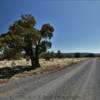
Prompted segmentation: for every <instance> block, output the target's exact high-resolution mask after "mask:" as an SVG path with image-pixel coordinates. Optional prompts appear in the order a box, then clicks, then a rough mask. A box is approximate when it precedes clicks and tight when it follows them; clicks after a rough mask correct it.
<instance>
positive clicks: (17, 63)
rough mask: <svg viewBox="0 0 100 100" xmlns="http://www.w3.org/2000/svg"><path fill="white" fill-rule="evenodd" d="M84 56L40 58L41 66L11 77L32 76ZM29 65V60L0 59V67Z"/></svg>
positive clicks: (59, 67) (76, 60)
mask: <svg viewBox="0 0 100 100" xmlns="http://www.w3.org/2000/svg"><path fill="white" fill-rule="evenodd" d="M84 59H85V58H77V59H76V58H70V59H69V58H65V59H53V60H52V59H51V60H50V61H45V60H44V59H40V64H41V67H40V68H37V69H36V70H31V71H29V72H27V71H26V72H23V74H22V73H20V74H17V75H15V76H13V77H12V78H11V79H17V78H21V77H26V76H32V75H34V74H42V73H46V72H49V71H55V70H58V69H61V68H64V67H65V66H66V67H67V66H68V65H71V64H73V63H77V62H79V61H80V60H84ZM27 65H31V62H30V61H26V60H25V59H22V60H13V61H7V60H4V61H0V68H4V67H14V66H27Z"/></svg>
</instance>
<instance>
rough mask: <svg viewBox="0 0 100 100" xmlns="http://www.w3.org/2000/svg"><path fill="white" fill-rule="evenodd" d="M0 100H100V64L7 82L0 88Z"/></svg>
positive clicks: (85, 63)
mask: <svg viewBox="0 0 100 100" xmlns="http://www.w3.org/2000/svg"><path fill="white" fill-rule="evenodd" d="M0 100H100V61H99V60H98V59H90V60H87V61H81V62H80V63H78V64H75V65H72V66H70V67H68V68H66V69H63V70H61V71H58V72H55V73H49V74H44V75H41V76H40V75H38V76H32V77H26V78H22V79H19V80H13V81H10V82H9V83H7V84H3V85H1V86H0Z"/></svg>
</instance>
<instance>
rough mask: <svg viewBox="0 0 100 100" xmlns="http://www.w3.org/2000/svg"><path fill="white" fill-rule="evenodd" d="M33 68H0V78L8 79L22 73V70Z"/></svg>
mask: <svg viewBox="0 0 100 100" xmlns="http://www.w3.org/2000/svg"><path fill="white" fill-rule="evenodd" d="M32 69H33V68H32V67H31V66H15V67H12V68H11V67H5V68H0V79H10V78H11V77H12V76H14V75H16V74H18V73H22V72H24V71H30V70H32Z"/></svg>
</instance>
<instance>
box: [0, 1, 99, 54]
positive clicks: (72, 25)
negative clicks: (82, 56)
mask: <svg viewBox="0 0 100 100" xmlns="http://www.w3.org/2000/svg"><path fill="white" fill-rule="evenodd" d="M0 13H1V14H0V33H3V32H6V31H7V30H8V27H9V25H11V24H12V23H13V21H15V20H17V19H19V18H20V15H21V14H27V13H31V14H32V15H33V16H34V17H35V18H36V20H37V27H38V28H40V27H41V25H42V24H43V23H46V22H49V23H51V24H52V25H53V26H54V27H55V32H54V37H53V39H52V42H53V46H52V50H55V51H57V50H62V51H63V52H100V2H99V1H98V0H97V1H95V0H94V1H93V0H91V1H89V0H85V1H82V0H80V1H79V0H78V1H74V0H71V1H70V0H0Z"/></svg>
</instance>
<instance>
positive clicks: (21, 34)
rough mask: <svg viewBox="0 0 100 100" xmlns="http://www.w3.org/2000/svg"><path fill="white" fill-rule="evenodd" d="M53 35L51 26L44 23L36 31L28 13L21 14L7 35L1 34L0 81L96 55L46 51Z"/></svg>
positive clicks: (58, 66) (62, 65) (34, 21)
mask: <svg viewBox="0 0 100 100" xmlns="http://www.w3.org/2000/svg"><path fill="white" fill-rule="evenodd" d="M53 35H54V27H53V26H52V25H51V24H49V23H46V24H43V25H42V26H41V28H40V29H37V28H36V20H35V18H34V17H33V16H32V15H31V14H25V15H22V16H21V18H20V19H18V20H16V21H15V22H14V23H13V24H12V25H11V26H9V29H8V32H6V33H1V35H0V60H1V61H0V79H9V78H11V77H13V76H15V75H16V74H20V73H24V72H25V73H26V72H27V73H28V71H31V70H32V71H31V73H30V72H29V73H28V75H29V74H33V73H34V74H36V73H44V72H48V71H52V70H57V69H61V68H64V67H65V66H68V65H71V64H73V63H76V62H79V61H80V60H81V59H80V58H82V60H83V59H84V57H85V58H86V57H95V56H97V55H95V54H92V53H85V54H83V53H78V52H76V53H62V51H60V50H58V51H57V52H53V51H49V50H48V49H50V48H51V46H52V42H51V38H52V37H53ZM21 63H22V64H21ZM26 75H27V74H26Z"/></svg>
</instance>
